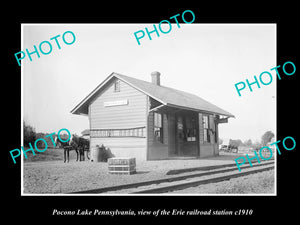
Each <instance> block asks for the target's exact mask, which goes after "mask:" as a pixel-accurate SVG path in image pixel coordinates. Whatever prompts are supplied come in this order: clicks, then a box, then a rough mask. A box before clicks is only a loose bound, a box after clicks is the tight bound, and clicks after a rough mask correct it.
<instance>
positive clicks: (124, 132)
mask: <svg viewBox="0 0 300 225" xmlns="http://www.w3.org/2000/svg"><path fill="white" fill-rule="evenodd" d="M145 130H146V127H135V128H128V129H93V130H91V137H97V138H98V137H100V138H101V137H140V138H144V137H145V134H146V131H145Z"/></svg>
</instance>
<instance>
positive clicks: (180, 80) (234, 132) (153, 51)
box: [21, 22, 280, 141]
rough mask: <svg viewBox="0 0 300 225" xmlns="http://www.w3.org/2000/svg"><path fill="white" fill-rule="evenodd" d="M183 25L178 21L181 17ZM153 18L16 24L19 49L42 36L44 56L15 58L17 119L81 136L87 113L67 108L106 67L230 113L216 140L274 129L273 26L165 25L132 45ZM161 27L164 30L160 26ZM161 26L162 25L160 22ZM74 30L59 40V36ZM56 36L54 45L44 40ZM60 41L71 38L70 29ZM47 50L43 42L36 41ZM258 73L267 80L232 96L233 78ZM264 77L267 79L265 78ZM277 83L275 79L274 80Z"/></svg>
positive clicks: (29, 46) (251, 77)
mask: <svg viewBox="0 0 300 225" xmlns="http://www.w3.org/2000/svg"><path fill="white" fill-rule="evenodd" d="M182 23H183V22H182ZM145 27H147V28H148V29H149V30H151V29H152V28H153V24H22V37H21V46H22V49H21V50H22V51H25V49H28V50H29V52H32V51H33V50H34V47H33V46H34V45H36V46H37V48H38V46H39V44H40V43H41V42H43V41H49V42H50V43H51V44H52V52H51V53H50V54H48V55H43V54H41V53H40V58H38V57H37V55H36V54H32V55H31V57H32V61H30V60H29V58H28V56H27V55H26V57H25V58H24V59H23V60H22V61H21V63H22V66H21V67H22V68H21V71H22V89H23V90H22V95H23V96H22V99H23V102H22V104H23V107H22V109H23V112H22V115H23V118H24V120H25V121H26V122H27V123H28V124H30V125H32V126H33V127H34V128H35V130H36V132H45V133H46V132H47V133H52V132H56V133H57V132H58V131H59V130H60V129H62V128H67V129H68V130H69V131H70V132H71V133H76V134H81V132H82V131H83V130H84V129H87V128H88V127H89V121H88V117H86V116H81V115H73V114H71V113H70V111H71V110H72V109H73V108H74V107H75V106H76V105H77V104H78V103H79V102H80V101H81V100H82V99H83V98H85V97H86V96H87V95H88V94H89V93H90V92H91V91H92V90H93V89H94V88H95V87H96V86H97V85H99V84H100V83H101V82H102V81H103V80H104V79H105V78H106V77H107V76H109V75H110V74H111V73H112V72H117V73H120V74H124V75H127V76H132V77H135V78H138V79H141V80H145V81H149V82H150V81H151V76H150V74H151V72H153V71H159V72H160V73H161V84H162V85H163V86H167V87H172V88H175V89H178V90H182V91H186V92H189V93H192V94H195V95H198V96H199V97H201V98H203V99H205V100H207V101H209V102H211V103H213V104H215V105H217V106H219V107H221V108H222V109H224V110H226V111H228V112H230V113H232V114H233V115H235V118H229V122H228V123H224V124H220V125H219V136H220V138H223V139H228V138H231V139H241V140H242V141H245V140H247V139H252V141H255V140H260V139H261V136H262V135H263V134H264V133H265V132H266V131H268V130H271V131H272V132H274V133H275V132H276V82H277V81H276V75H275V71H270V69H271V68H273V67H275V66H277V64H276V24H193V23H192V24H184V23H183V24H180V28H178V27H177V25H176V23H175V24H172V30H171V31H170V32H169V33H168V34H163V33H160V36H159V37H157V36H156V34H155V33H153V34H152V35H151V37H152V40H149V38H148V37H147V35H145V37H144V38H142V39H140V42H141V45H138V43H137V41H136V39H135V37H134V32H137V31H139V30H144V31H145ZM163 29H164V28H163ZM164 30H167V28H165V29H164ZM66 31H72V32H73V33H74V34H75V37H76V39H75V42H74V43H73V44H71V45H66V44H65V43H64V42H63V40H62V35H63V34H64V33H65V32H66ZM57 35H60V37H59V38H57V40H58V41H59V44H60V47H61V49H58V48H57V45H56V43H55V40H50V38H52V37H55V36H57ZM65 38H66V41H67V42H70V41H72V37H71V36H70V35H66V36H65ZM43 50H44V51H47V50H49V49H47V45H46V44H44V45H43ZM263 71H268V72H270V73H271V74H272V75H273V81H272V83H271V84H270V85H266V86H265V85H261V88H258V87H257V86H256V85H252V88H253V92H250V91H249V88H248V87H247V88H246V89H245V90H243V91H241V95H242V96H241V97H240V96H239V95H238V93H237V91H236V89H235V84H236V83H238V82H246V79H248V80H249V82H253V81H254V76H257V78H259V75H260V74H261V73H262V72H263ZM263 80H264V81H265V82H267V81H268V80H269V78H268V77H267V76H266V77H264V78H263ZM279 82H280V81H279Z"/></svg>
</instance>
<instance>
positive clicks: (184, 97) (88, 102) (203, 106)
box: [71, 72, 234, 160]
mask: <svg viewBox="0 0 300 225" xmlns="http://www.w3.org/2000/svg"><path fill="white" fill-rule="evenodd" d="M151 79H152V82H146V81H143V80H139V79H136V78H133V77H129V76H125V75H121V74H118V73H115V72H113V73H112V74H110V75H109V76H108V77H107V78H106V79H105V80H104V81H103V82H102V83H101V84H99V85H98V86H97V87H96V88H95V89H94V90H93V91H92V92H91V93H90V94H89V95H88V96H86V97H85V98H84V99H83V100H82V101H81V102H80V103H79V104H78V105H77V106H76V107H75V108H74V109H72V110H71V113H73V114H78V115H86V116H88V118H89V126H90V127H89V129H90V141H91V142H90V148H93V147H95V146H96V145H99V146H101V144H103V145H104V146H106V147H109V148H110V150H111V152H112V154H113V155H115V156H116V157H135V158H137V159H139V160H158V159H168V158H172V157H197V158H203V157H208V156H216V155H218V154H219V144H218V143H219V130H218V125H219V124H220V123H227V122H228V118H229V117H234V115H232V114H231V113H229V112H227V111H225V110H223V109H221V108H219V107H217V106H216V105H213V104H212V103H210V102H208V101H206V100H204V99H202V98H200V97H198V96H196V95H193V94H190V93H187V92H183V91H180V90H176V89H173V88H169V87H165V86H162V85H161V84H160V73H159V72H153V73H151Z"/></svg>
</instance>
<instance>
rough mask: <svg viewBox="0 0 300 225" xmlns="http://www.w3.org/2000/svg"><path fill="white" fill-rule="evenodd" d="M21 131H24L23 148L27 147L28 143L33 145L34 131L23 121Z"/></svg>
mask: <svg viewBox="0 0 300 225" xmlns="http://www.w3.org/2000/svg"><path fill="white" fill-rule="evenodd" d="M23 130H24V146H26V147H29V144H28V143H31V144H32V145H33V143H34V141H35V139H36V133H35V129H34V128H33V127H32V126H30V125H28V124H27V123H26V122H25V121H24V122H23Z"/></svg>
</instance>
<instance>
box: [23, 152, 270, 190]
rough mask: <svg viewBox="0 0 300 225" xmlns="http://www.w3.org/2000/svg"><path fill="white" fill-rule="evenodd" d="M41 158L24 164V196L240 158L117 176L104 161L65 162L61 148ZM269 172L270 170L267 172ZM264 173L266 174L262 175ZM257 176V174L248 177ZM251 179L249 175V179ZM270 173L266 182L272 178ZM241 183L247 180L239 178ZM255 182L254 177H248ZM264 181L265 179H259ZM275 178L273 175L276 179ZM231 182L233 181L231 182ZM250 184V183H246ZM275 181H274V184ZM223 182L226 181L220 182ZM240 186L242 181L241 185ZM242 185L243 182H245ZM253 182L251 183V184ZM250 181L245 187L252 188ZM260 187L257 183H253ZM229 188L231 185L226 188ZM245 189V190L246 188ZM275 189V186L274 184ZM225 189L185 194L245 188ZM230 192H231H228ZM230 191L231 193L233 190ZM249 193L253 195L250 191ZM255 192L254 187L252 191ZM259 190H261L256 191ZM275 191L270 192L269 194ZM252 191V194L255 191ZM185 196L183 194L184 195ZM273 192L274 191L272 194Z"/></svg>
mask: <svg viewBox="0 0 300 225" xmlns="http://www.w3.org/2000/svg"><path fill="white" fill-rule="evenodd" d="M44 153H45V154H43V153H39V154H38V155H35V156H33V155H30V154H28V159H24V163H23V193H24V194H58V193H70V192H76V191H83V190H89V189H97V188H101V187H109V186H114V185H120V184H128V183H135V182H140V181H146V180H154V179H160V178H166V177H172V175H166V174H167V172H168V171H170V170H174V169H182V168H191V167H200V166H209V165H221V164H226V163H229V164H231V163H234V159H235V158H236V157H239V155H236V154H223V155H220V156H218V157H213V158H206V159H176V160H159V161H138V162H137V165H136V169H137V173H136V174H133V175H114V174H109V173H108V165H107V163H105V162H89V161H82V162H76V153H75V152H74V151H72V152H70V162H69V163H64V162H63V150H62V149H48V150H47V151H45V152H44ZM268 172H269V171H268ZM263 173H264V172H263ZM174 176H176V175H174ZM249 176H254V175H249ZM247 177H248V176H247ZM270 177H271V174H269V175H267V178H266V179H269V180H271V179H270ZM236 179H238V180H239V181H238V182H240V181H241V180H244V181H245V179H244V178H236ZM249 179H250V180H254V179H253V178H251V177H250V178H249ZM260 179H265V178H264V176H263V177H260V178H257V179H256V180H260ZM273 179H274V176H273ZM269 180H268V182H267V184H268V185H267V186H272V181H269ZM228 182H229V183H230V182H231V180H230V181H228ZM247 182H248V181H247ZM273 182H274V181H273ZM220 183H223V182H220ZM240 183H241V182H240ZM242 183H243V182H242ZM250 183H251V182H250ZM250 183H249V182H248V183H247V185H246V184H245V185H246V186H249V185H250ZM252 183H253V182H252ZM253 185H257V183H255V182H254V183H253ZM227 186H228V185H227ZM246 186H245V187H246ZM273 186H274V185H273ZM226 190H227V191H224V190H222V187H219V189H218V188H217V189H216V186H215V184H212V185H209V186H207V187H206V188H204V189H190V190H186V191H184V193H191V194H192V193H222V192H224V193H244V192H245V191H244V192H243V188H242V187H241V188H240V187H237V186H234V185H233V186H232V188H231V189H230V188H227V189H226ZM228 190H229V191H228ZM230 190H231V191H230ZM245 190H247V191H246V193H250V192H251V190H250V189H249V188H248V189H245ZM253 190H255V188H253ZM257 190H258V189H257ZM266 190H267V187H265V189H264V190H258V191H260V193H266ZM271 191H272V188H269V189H268V193H270V192H271ZM252 192H253V191H252ZM181 193H182V192H181ZM272 193H273V192H272Z"/></svg>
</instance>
